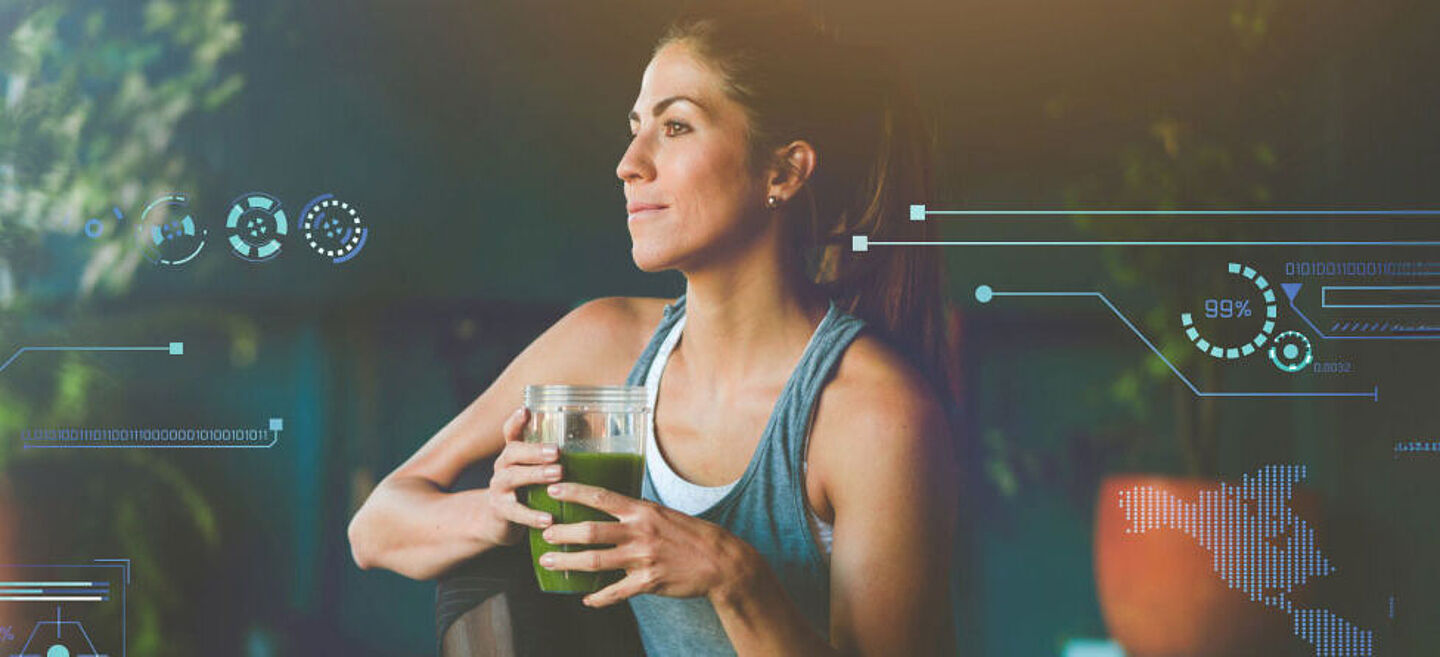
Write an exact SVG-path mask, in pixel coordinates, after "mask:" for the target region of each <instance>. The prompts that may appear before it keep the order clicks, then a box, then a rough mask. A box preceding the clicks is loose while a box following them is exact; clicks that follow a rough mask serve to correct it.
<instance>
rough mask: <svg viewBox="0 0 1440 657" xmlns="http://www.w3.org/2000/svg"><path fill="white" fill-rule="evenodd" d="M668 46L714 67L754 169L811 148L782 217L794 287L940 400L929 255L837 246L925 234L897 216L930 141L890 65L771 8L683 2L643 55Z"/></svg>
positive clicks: (922, 185) (807, 17)
mask: <svg viewBox="0 0 1440 657" xmlns="http://www.w3.org/2000/svg"><path fill="white" fill-rule="evenodd" d="M671 43H680V44H682V45H684V46H686V47H688V48H690V49H691V51H692V52H694V53H695V54H696V55H697V56H698V57H699V58H700V59H701V60H703V61H704V62H706V64H707V65H709V66H711V67H712V68H713V69H715V70H716V71H717V72H718V73H719V74H720V76H721V77H722V78H723V79H724V81H725V85H726V92H727V93H728V94H729V96H730V97H731V98H733V99H734V100H736V101H737V102H738V103H739V104H740V105H741V106H743V107H744V108H745V111H746V113H747V115H748V118H749V125H750V144H749V147H750V148H749V150H750V155H751V157H750V162H751V165H752V166H753V167H754V168H755V169H756V171H757V172H759V171H763V170H764V169H765V168H766V167H767V166H770V165H771V164H772V163H773V156H772V155H771V154H772V153H773V152H774V150H775V149H777V148H780V147H782V146H784V145H785V144H788V143H789V142H791V141H793V140H804V141H806V142H809V143H810V144H811V145H812V146H813V147H814V148H815V150H816V153H817V157H816V165H815V170H814V171H813V172H812V173H811V176H810V178H809V180H808V181H807V182H806V183H805V185H804V186H803V187H802V188H801V194H800V196H799V197H797V198H796V199H793V200H792V201H791V202H790V203H789V204H787V207H788V208H790V209H791V211H788V212H786V213H785V221H786V222H787V224H786V235H787V240H788V241H789V243H790V244H792V245H793V246H794V248H795V250H796V257H797V258H800V259H801V262H803V263H805V272H806V275H807V277H808V278H809V279H810V281H811V282H812V283H814V284H815V285H817V286H818V287H819V288H820V289H821V290H822V291H823V292H824V293H825V294H826V295H827V296H829V297H830V298H831V299H834V300H835V303H836V305H838V306H839V307H840V308H841V309H843V310H845V311H846V312H849V313H850V314H852V315H855V316H857V317H860V318H861V319H864V320H865V321H866V323H867V325H869V326H870V327H872V329H873V330H875V331H876V332H877V333H878V334H879V335H880V336H881V337H882V339H884V340H885V341H886V342H887V343H889V344H890V345H891V346H893V347H896V348H897V349H899V350H900V351H901V352H902V353H904V354H905V355H906V356H907V357H908V358H909V359H910V360H911V362H912V363H913V364H914V365H915V366H916V367H917V368H918V369H919V370H920V371H921V372H922V373H924V375H925V377H926V379H927V380H928V381H929V382H930V384H931V385H932V386H933V387H934V389H935V391H936V393H937V394H939V395H941V396H942V397H943V398H945V399H946V400H954V395H955V394H956V390H957V388H956V385H957V384H956V383H955V382H954V380H953V378H952V371H951V366H950V365H951V362H952V357H953V355H952V354H950V350H949V345H948V342H947V339H946V326H947V324H946V319H947V313H946V312H945V296H944V293H943V291H942V274H941V265H942V261H941V257H940V254H939V252H938V250H937V249H935V248H929V247H918V248H917V247H880V248H876V249H874V250H870V251H863V252H855V251H853V250H852V249H851V236H852V235H862V234H863V235H867V236H868V238H869V239H870V240H872V241H890V240H895V241H910V240H929V239H933V237H934V229H933V225H932V223H931V222H926V221H911V220H910V219H909V206H910V204H912V203H924V202H925V200H926V199H928V198H930V194H931V189H932V180H931V176H932V167H933V165H932V154H931V153H932V149H933V136H932V133H931V131H930V130H929V129H928V126H927V125H926V124H925V122H924V120H923V119H922V116H921V112H920V109H919V104H918V102H917V99H916V97H915V94H914V91H913V89H912V87H911V86H909V85H908V84H907V83H906V82H905V81H903V80H902V79H901V75H900V74H899V70H898V68H899V67H898V66H896V65H895V63H894V62H893V61H892V60H891V59H889V57H888V56H886V54H885V53H883V52H881V51H880V50H878V49H875V48H870V47H863V46H860V45H853V44H847V43H843V42H841V41H840V40H839V39H838V37H837V35H836V34H835V33H834V32H833V31H831V30H830V29H828V28H827V27H826V26H824V25H823V24H822V23H821V22H820V21H818V20H817V19H816V18H815V17H814V16H813V15H811V14H810V13H809V12H806V11H805V10H803V9H802V8H800V7H798V6H795V5H793V4H790V3H787V2H785V1H784V0H769V1H768V2H751V1H745V0H725V1H713V0H712V1H710V2H703V3H697V4H695V5H693V6H692V7H691V8H690V9H689V10H688V11H687V12H686V13H684V14H682V15H681V16H680V17H679V18H678V19H676V20H675V21H674V22H673V23H672V24H671V26H670V28H669V29H668V30H666V32H665V34H664V36H662V37H661V39H660V41H659V44H658V45H657V46H656V48H655V50H656V51H657V52H658V51H659V50H660V49H661V48H663V47H665V46H667V45H669V44H671ZM796 209H801V210H805V212H797V211H795V210H796Z"/></svg>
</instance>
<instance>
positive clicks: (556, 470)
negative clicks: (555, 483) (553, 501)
mask: <svg viewBox="0 0 1440 657" xmlns="http://www.w3.org/2000/svg"><path fill="white" fill-rule="evenodd" d="M545 476H546V477H558V476H560V466H558V465H552V466H548V467H546V468H545Z"/></svg>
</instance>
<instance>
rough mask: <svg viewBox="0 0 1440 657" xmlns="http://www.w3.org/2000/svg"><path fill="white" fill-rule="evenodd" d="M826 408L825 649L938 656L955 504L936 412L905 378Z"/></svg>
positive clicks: (945, 641) (944, 637)
mask: <svg viewBox="0 0 1440 657" xmlns="http://www.w3.org/2000/svg"><path fill="white" fill-rule="evenodd" d="M831 401H832V402H833V404H832V406H831V408H832V409H833V410H834V412H833V413H831V414H830V415H829V418H828V422H829V427H830V428H828V429H827V430H828V431H831V432H832V433H831V434H830V437H831V438H833V440H829V441H828V444H829V447H830V448H829V449H826V450H825V456H824V457H823V458H824V459H825V471H826V472H827V474H826V489H827V494H828V496H829V498H830V501H831V504H832V506H833V507H834V510H835V525H834V547H833V551H832V553H831V556H830V579H831V584H830V591H831V594H830V595H831V599H830V623H831V628H830V634H831V641H832V642H833V644H834V645H835V647H836V648H838V649H839V650H840V651H841V652H842V653H843V654H859V655H879V654H897V655H899V654H905V655H929V654H936V655H938V654H947V651H946V649H945V648H944V647H945V646H949V645H951V641H952V639H953V630H952V626H951V618H950V614H951V608H950V606H949V583H950V567H951V561H952V554H953V551H952V546H953V544H954V540H955V522H956V517H957V514H956V511H957V505H958V502H959V500H958V489H957V482H956V477H955V469H954V465H955V461H954V458H955V457H954V454H955V450H954V447H953V441H952V437H951V434H950V429H949V427H948V423H947V421H946V417H945V413H944V411H943V407H942V406H941V404H940V402H939V401H938V399H937V398H936V397H935V396H934V395H933V394H931V393H930V391H929V388H928V387H927V386H925V385H924V384H923V383H922V382H920V381H919V380H918V377H916V376H913V373H911V374H910V375H901V376H886V377H881V378H879V379H875V380H872V381H871V382H870V384H869V385H859V386H849V387H848V389H846V391H845V392H843V393H841V394H840V395H839V396H837V398H836V399H833V400H831ZM821 421H825V420H824V418H820V417H817V430H818V429H819V428H820V425H819V422H821ZM835 432H839V433H835ZM948 652H953V650H952V651H948Z"/></svg>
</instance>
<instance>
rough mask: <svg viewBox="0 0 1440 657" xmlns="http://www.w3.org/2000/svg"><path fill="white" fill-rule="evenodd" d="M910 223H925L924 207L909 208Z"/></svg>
mask: <svg viewBox="0 0 1440 657" xmlns="http://www.w3.org/2000/svg"><path fill="white" fill-rule="evenodd" d="M910 221H925V206H924V205H912V206H910Z"/></svg>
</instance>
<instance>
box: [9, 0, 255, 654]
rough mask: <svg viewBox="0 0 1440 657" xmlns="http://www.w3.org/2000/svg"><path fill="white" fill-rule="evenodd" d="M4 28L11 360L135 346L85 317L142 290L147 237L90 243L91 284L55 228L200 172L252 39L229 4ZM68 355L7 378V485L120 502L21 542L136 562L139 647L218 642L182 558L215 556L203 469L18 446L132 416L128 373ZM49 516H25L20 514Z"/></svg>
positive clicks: (86, 249) (102, 617)
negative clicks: (229, 60) (139, 274)
mask: <svg viewBox="0 0 1440 657" xmlns="http://www.w3.org/2000/svg"><path fill="white" fill-rule="evenodd" d="M0 34H3V35H4V40H3V42H0V335H4V336H5V337H6V339H5V340H3V341H0V349H3V350H5V353H4V354H3V355H0V358H8V357H9V355H10V354H12V353H14V350H15V349H18V348H19V347H21V346H24V345H34V344H105V343H106V342H107V341H113V340H126V339H131V338H133V337H135V336H137V335H138V334H140V333H141V331H138V330H135V329H136V327H134V326H130V327H127V326H123V325H121V326H117V325H116V324H115V323H114V322H111V323H109V324H107V325H105V326H97V325H95V324H96V322H95V321H94V320H87V319H86V317H87V315H86V313H85V309H86V308H87V304H88V303H90V302H93V301H94V300H95V299H97V298H101V297H108V296H115V295H119V294H122V293H123V292H124V291H125V290H126V289H127V287H128V286H129V285H130V283H131V280H132V278H133V275H134V273H135V271H136V268H137V265H138V264H139V263H140V262H141V258H142V255H141V253H140V251H139V249H138V248H136V243H135V240H128V239H115V238H114V236H113V235H107V236H106V238H104V239H96V240H83V241H81V242H79V243H80V244H82V246H81V247H79V248H80V254H81V255H80V258H81V259H82V260H83V262H82V263H81V271H82V273H81V274H80V276H79V277H78V279H75V278H74V277H64V276H59V275H57V274H55V272H56V271H59V270H68V269H72V268H71V267H70V265H71V264H73V263H71V262H69V261H65V262H63V264H64V265H65V266H64V267H60V266H57V263H56V262H52V261H57V260H62V259H64V258H67V257H73V250H72V251H66V250H64V249H56V248H50V244H52V242H51V241H50V240H49V238H50V237H52V236H55V237H63V236H68V237H74V236H78V235H79V234H80V231H81V229H82V226H83V224H84V222H85V220H86V219H87V218H89V217H97V216H100V217H106V220H107V221H108V220H110V219H111V217H109V216H107V215H109V213H110V209H111V207H120V208H135V207H138V206H140V204H143V203H144V202H145V201H146V200H147V198H146V197H148V196H149V195H152V194H153V193H155V192H156V190H161V189H163V190H170V189H174V188H175V187H176V186H178V185H185V184H188V183H191V182H193V176H192V175H191V172H190V170H189V169H188V166H187V164H188V163H187V162H186V159H185V157H184V156H183V155H182V154H181V149H178V148H174V143H173V142H174V138H175V135H176V132H177V129H178V128H179V127H180V126H181V125H182V124H183V122H184V121H186V120H187V118H190V117H192V116H193V115H195V114H196V113H197V112H202V111H207V110H213V109H216V108H218V107H220V106H221V105H223V104H224V103H225V102H226V101H227V100H229V99H231V98H234V97H235V95H236V94H237V93H238V92H239V91H240V89H241V87H242V85H243V82H242V77H241V76H240V75H239V74H238V73H229V74H226V73H224V67H223V66H222V60H224V59H225V57H226V56H227V55H230V54H232V53H234V52H236V51H237V49H238V48H239V47H240V43H241V35H242V27H241V25H240V23H239V22H237V21H235V20H234V19H233V18H232V17H231V6H230V2H229V0H187V1H171V0H149V1H147V2H113V3H112V2H105V3H97V2H88V1H84V0H77V1H54V0H45V1H41V0H7V1H6V2H4V3H0ZM127 219H130V220H133V219H136V217H127ZM107 232H109V231H107ZM57 280H58V281H63V286H67V287H60V288H58V289H57V285H59V284H57V282H56V281H57ZM212 319H214V318H212ZM122 323H123V322H122ZM47 356H50V355H49V354H47ZM53 356H54V358H53V359H52V360H51V361H50V362H51V363H52V366H51V367H49V368H47V370H46V371H45V373H43V374H41V375H38V376H13V375H12V376H4V377H0V471H3V473H4V481H5V483H6V484H10V483H12V482H14V483H17V484H19V483H23V484H25V485H24V486H20V485H15V486H13V487H12V486H7V489H13V490H16V491H24V492H25V494H26V495H27V497H25V498H24V499H26V500H27V501H30V500H31V499H32V498H35V497H40V500H39V503H40V505H41V506H43V505H44V504H45V503H46V502H47V500H45V499H44V497H43V495H44V494H45V493H39V492H36V491H37V490H38V491H50V493H51V494H53V493H54V492H55V491H54V490H51V488H52V486H47V485H46V483H45V482H47V481H55V482H59V481H68V482H79V483H75V484H67V487H65V488H62V489H59V490H62V491H63V492H64V496H65V497H66V498H67V499H65V500H64V501H63V502H57V501H56V500H53V499H52V500H48V501H49V502H52V503H58V504H60V505H61V506H59V507H58V508H70V505H72V504H73V505H77V506H81V507H85V506H89V507H92V508H97V509H105V510H106V512H104V513H93V514H86V515H85V517H83V518H72V519H71V520H70V522H68V523H65V526H63V527H60V526H55V527H49V526H48V525H47V528H49V529H53V530H54V531H48V532H46V534H47V535H48V534H54V536H47V537H46V538H45V539H35V538H27V541H26V544H25V545H21V546H5V548H6V549H9V550H19V551H20V552H21V553H22V554H30V553H31V552H32V551H36V550H47V551H50V552H54V553H47V554H45V555H44V556H45V557H46V558H47V560H48V559H55V560H57V561H58V560H67V561H59V562H60V563H67V562H69V563H76V562H82V563H83V562H86V561H88V560H89V559H91V558H94V557H96V556H120V557H124V558H129V559H131V562H132V564H133V568H134V574H135V581H134V582H133V583H132V584H133V585H135V586H136V591H135V594H134V595H132V596H130V598H129V628H128V629H129V645H128V648H129V649H130V651H131V652H132V653H133V654H140V655H157V656H168V655H188V654H196V653H198V652H200V651H201V650H203V648H202V646H204V645H205V642H204V637H203V636H201V634H200V632H199V631H198V628H195V627H187V625H188V624H189V623H187V619H188V620H193V618H191V616H190V615H188V614H186V613H185V610H186V607H187V605H189V604H190V601H189V600H187V596H186V595H184V593H183V592H182V591H181V590H180V589H179V588H177V587H179V586H180V583H179V582H178V581H177V580H178V577H177V575H176V573H175V572H173V571H174V567H175V565H176V562H177V561H182V562H183V561H184V560H183V559H178V558H177V557H179V556H181V555H182V554H185V553H190V554H186V556H193V552H194V551H196V550H199V551H201V552H202V553H203V552H213V551H214V550H215V548H216V546H217V544H218V541H219V538H220V527H219V526H218V519H217V513H216V510H215V508H214V505H213V504H212V503H211V502H210V501H209V500H207V498H206V496H205V494H204V493H203V492H202V490H203V489H202V487H201V486H200V485H199V483H198V482H197V481H196V480H195V476H194V475H192V474H190V473H189V472H187V471H186V470H185V469H182V468H180V467H178V466H177V465H175V464H174V463H173V462H172V461H171V460H170V459H168V458H166V457H165V456H164V455H162V454H159V453H155V452H151V451H150V450H123V451H120V450H116V451H115V452H113V453H108V452H107V453H104V454H101V455H99V456H98V457H97V456H92V455H91V454H89V453H88V450H35V451H42V452H46V453H44V454H38V455H37V454H33V453H31V452H24V451H22V450H20V445H19V444H18V443H19V435H20V432H21V431H22V430H23V429H28V428H32V427H36V426H39V427H79V426H86V423H87V421H92V420H93V419H94V418H97V417H106V418H109V417H124V414H123V413H121V412H120V409H119V408H118V407H117V405H118V404H120V403H122V402H121V401H120V400H123V399H124V398H125V395H121V394H112V393H116V392H117V389H118V388H120V387H121V386H122V385H124V384H123V383H122V382H119V381H115V380H113V379H112V378H110V377H109V375H107V374H106V373H105V371H104V370H102V369H101V368H99V367H97V366H96V363H95V361H94V360H93V359H91V358H89V357H88V355H86V354H77V353H65V354H54V355H53ZM26 371H27V372H29V370H26ZM17 499H19V498H18V497H17V498H16V499H9V500H5V499H0V503H9V504H12V505H17V506H19V504H20V503H19V502H18V501H17ZM27 506H30V505H27ZM40 513H41V511H40V510H36V509H32V508H25V509H24V516H22V517H27V518H28V517H31V516H33V515H36V514H40ZM22 535H24V536H27V537H31V536H32V533H29V532H22ZM32 541H33V542H34V544H32ZM117 552H118V553H119V554H116V553H117ZM195 561H197V562H199V563H205V562H206V561H207V560H205V559H203V558H202V559H195ZM97 614H98V615H97V617H96V618H95V619H94V620H93V622H95V623H97V624H98V625H99V626H100V628H101V630H102V631H105V628H106V627H107V626H108V627H110V628H114V627H118V624H119V623H120V618H119V613H118V610H114V609H107V610H102V611H99V612H97ZM114 635H115V636H118V632H116V633H115V634H114ZM114 648H115V650H114V651H115V652H118V646H117V647H114Z"/></svg>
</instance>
